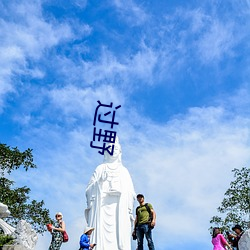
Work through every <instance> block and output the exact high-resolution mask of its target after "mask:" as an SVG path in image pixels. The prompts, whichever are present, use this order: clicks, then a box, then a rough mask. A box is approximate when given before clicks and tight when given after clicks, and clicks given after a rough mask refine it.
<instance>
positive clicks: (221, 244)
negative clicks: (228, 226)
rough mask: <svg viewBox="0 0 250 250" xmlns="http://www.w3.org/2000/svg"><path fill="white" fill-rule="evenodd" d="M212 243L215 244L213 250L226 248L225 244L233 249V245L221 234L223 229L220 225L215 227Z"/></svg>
mask: <svg viewBox="0 0 250 250" xmlns="http://www.w3.org/2000/svg"><path fill="white" fill-rule="evenodd" d="M212 244H213V245H214V248H213V250H225V249H226V248H225V246H227V247H228V248H229V249H232V247H231V246H230V245H229V244H228V243H227V241H226V239H225V238H224V236H223V234H221V231H220V229H219V228H218V227H215V228H214V229H213V238H212Z"/></svg>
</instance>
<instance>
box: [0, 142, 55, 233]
mask: <svg viewBox="0 0 250 250" xmlns="http://www.w3.org/2000/svg"><path fill="white" fill-rule="evenodd" d="M0 167H1V168H0V176H1V177H0V202H2V203H4V204H6V205H7V206H8V208H9V210H10V211H11V216H10V217H8V218H5V220H6V221H7V222H8V223H9V224H11V225H12V226H15V225H16V224H17V222H18V221H19V220H21V219H23V220H26V221H27V222H29V223H30V224H31V225H32V226H33V228H34V229H35V230H36V232H38V233H43V232H44V231H45V230H46V228H45V225H46V224H47V223H50V222H51V221H52V219H51V218H50V215H49V210H48V209H46V208H44V201H43V200H42V201H36V200H30V197H29V193H30V188H28V187H26V186H24V187H20V188H14V184H15V183H14V182H13V181H11V180H9V179H7V178H6V175H8V176H9V175H10V174H11V172H12V171H14V170H17V169H19V168H24V169H25V171H27V170H28V169H31V168H36V165H35V164H34V163H33V155H32V150H31V149H27V150H25V151H23V152H21V151H20V150H19V149H18V148H17V147H15V148H10V147H9V146H7V145H6V144H1V143H0Z"/></svg>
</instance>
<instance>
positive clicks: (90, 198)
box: [85, 137, 135, 250]
mask: <svg viewBox="0 0 250 250" xmlns="http://www.w3.org/2000/svg"><path fill="white" fill-rule="evenodd" d="M109 145H111V146H112V145H114V151H113V155H110V154H109V153H108V152H107V151H105V153H104V163H103V164H101V165H99V166H97V168H96V169H95V171H94V173H93V175H92V177H91V179H90V181H89V184H88V186H87V188H86V200H87V208H86V209H85V218H86V221H87V225H90V226H91V227H94V228H95V230H94V231H93V233H92V234H91V241H92V242H96V243H97V245H96V247H95V249H96V250H103V249H119V250H131V238H130V237H131V229H132V226H133V221H134V218H133V205H134V200H135V191H134V186H133V182H132V179H131V177H130V174H129V172H128V170H127V169H126V168H125V167H124V166H123V164H122V161H121V154H122V151H121V145H120V143H119V139H118V138H117V137H116V140H115V143H114V144H109Z"/></svg>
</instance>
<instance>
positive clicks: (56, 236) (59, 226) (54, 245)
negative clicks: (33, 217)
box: [49, 212, 66, 250]
mask: <svg viewBox="0 0 250 250" xmlns="http://www.w3.org/2000/svg"><path fill="white" fill-rule="evenodd" d="M55 217H56V223H55V225H54V226H53V225H52V226H51V227H50V232H51V234H52V240H51V243H50V247H49V250H60V248H61V245H62V242H63V234H62V233H63V232H64V231H65V230H66V226H65V222H64V221H63V220H62V218H63V215H62V213H61V212H58V213H56V215H55Z"/></svg>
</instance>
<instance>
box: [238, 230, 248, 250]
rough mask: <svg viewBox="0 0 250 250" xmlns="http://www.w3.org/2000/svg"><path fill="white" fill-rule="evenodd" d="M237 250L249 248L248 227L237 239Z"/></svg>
mask: <svg viewBox="0 0 250 250" xmlns="http://www.w3.org/2000/svg"><path fill="white" fill-rule="evenodd" d="M239 250H250V229H248V230H246V231H245V232H244V234H243V235H242V236H241V238H240V240H239Z"/></svg>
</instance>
